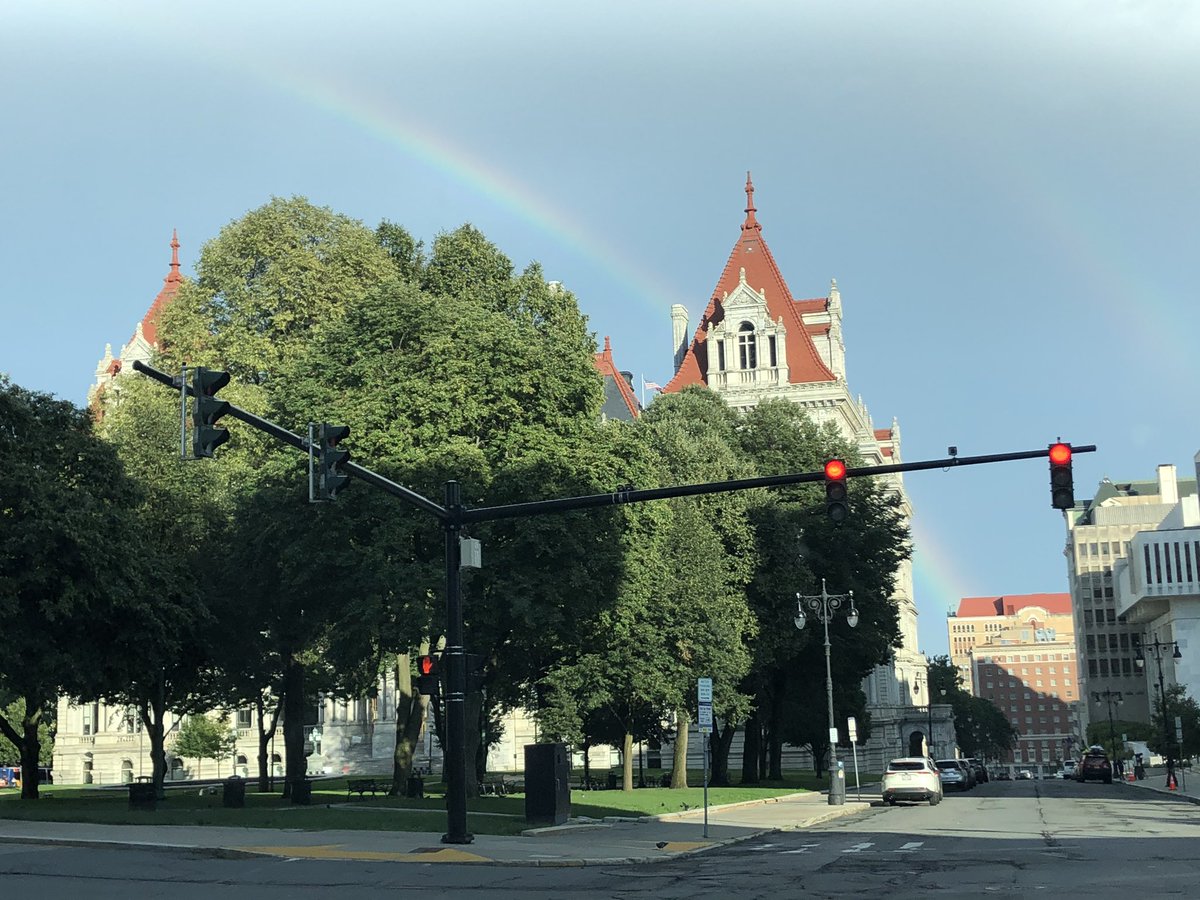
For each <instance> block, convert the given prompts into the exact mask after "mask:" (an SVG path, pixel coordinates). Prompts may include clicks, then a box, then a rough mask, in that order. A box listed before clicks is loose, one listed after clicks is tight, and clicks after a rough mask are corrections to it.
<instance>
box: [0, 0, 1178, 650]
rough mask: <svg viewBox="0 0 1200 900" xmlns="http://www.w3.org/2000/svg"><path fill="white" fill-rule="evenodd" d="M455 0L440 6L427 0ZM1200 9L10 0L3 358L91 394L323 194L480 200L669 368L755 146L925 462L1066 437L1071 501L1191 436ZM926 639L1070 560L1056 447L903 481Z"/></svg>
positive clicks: (1, 248)
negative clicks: (105, 368) (176, 304)
mask: <svg viewBox="0 0 1200 900" xmlns="http://www.w3.org/2000/svg"><path fill="white" fill-rule="evenodd" d="M434 6H436V9H434V8H430V7H434ZM1198 93H1200V6H1197V5H1196V4H1193V3H1189V2H1170V0H1161V2H1146V3H1138V2H1119V0H1107V2H1099V0H1096V2H1084V0H1060V2H1057V3H1054V4H1045V3H1033V2H1020V0H1017V2H1012V0H1010V2H1005V3H1003V4H999V3H986V4H985V3H976V4H958V3H948V2H942V3H929V2H919V0H916V2H907V3H903V4H899V3H894V2H882V0H881V2H872V0H863V2H857V3H852V4H848V3H844V2H828V3H824V2H767V0H758V2H753V0H751V2H742V3H739V4H724V5H717V4H704V3H702V4H697V3H695V2H687V3H674V2H659V3H646V2H639V3H629V2H621V0H606V2H604V3H580V4H564V3H560V2H540V0H526V2H522V3H520V4H494V3H483V2H479V3H474V2H471V3H466V2H444V3H441V4H397V3H371V2H355V0H350V2H342V3H340V4H337V5H336V6H331V5H329V4H319V5H318V4H303V3H301V4H296V3H281V2H258V3H245V2H242V3H236V4H235V3H226V2H208V3H204V4H164V3H159V2H143V3H134V2H111V3H104V4H97V3H91V2H77V3H67V2H53V0H51V2H41V3H37V4H16V3H7V4H3V5H0V96H2V97H3V110H4V115H3V140H2V141H0V197H3V210H4V213H5V214H4V216H3V217H2V218H0V304H2V307H0V308H2V310H3V322H4V328H3V331H4V335H5V339H4V341H3V344H2V345H0V348H2V349H0V370H4V371H7V372H9V373H10V374H11V375H12V377H13V378H14V379H15V380H16V381H17V382H19V383H20V384H22V385H25V386H27V387H30V388H35V389H40V390H46V391H50V392H53V393H56V394H59V395H61V396H63V397H67V398H69V399H72V400H74V401H76V402H83V400H84V398H85V396H86V391H87V386H88V384H89V383H91V381H92V380H93V372H94V368H95V365H96V361H97V359H98V358H99V357H100V355H101V354H102V353H103V350H104V345H105V343H106V342H111V343H112V344H113V345H114V351H116V350H117V349H119V347H120V345H121V344H122V343H123V342H124V341H126V340H127V339H128V338H129V336H130V334H131V332H132V329H133V325H134V323H135V322H136V321H137V320H138V319H139V318H140V317H141V316H142V315H143V313H144V312H145V310H146V308H147V307H148V305H149V303H150V301H151V300H152V299H153V297H154V295H155V294H156V293H157V291H158V289H159V287H160V286H161V279H162V278H163V276H164V275H165V274H166V272H167V263H168V261H169V255H170V250H169V247H168V242H169V241H170V237H171V229H172V228H178V230H179V238H180V241H181V243H182V245H183V246H182V250H181V259H182V261H183V264H184V266H183V267H184V270H185V272H188V271H190V267H191V265H192V264H193V263H194V261H195V259H196V256H197V254H198V251H199V248H200V246H201V245H202V244H203V243H204V242H205V241H207V240H209V239H210V238H212V237H214V236H215V235H216V234H217V232H218V231H219V230H220V229H221V227H222V226H224V225H225V224H226V223H228V222H230V221H232V220H234V219H236V218H238V217H240V216H241V215H242V214H243V213H245V212H246V211H247V210H249V209H252V208H254V207H257V206H259V205H261V204H262V203H264V202H266V201H267V200H268V199H269V198H270V197H271V196H273V195H274V196H291V195H294V194H299V195H303V196H306V197H308V198H309V199H310V200H312V201H313V202H316V203H319V204H322V205H327V206H329V207H331V208H333V209H335V210H337V211H339V212H342V213H345V214H347V215H351V216H354V217H356V218H359V219H361V220H363V221H364V222H365V223H367V224H369V225H372V226H373V225H375V224H376V223H378V221H379V220H380V219H382V218H388V219H391V220H392V221H396V222H400V223H402V224H404V225H405V226H407V227H408V228H409V229H410V230H411V231H412V232H413V233H414V234H415V235H417V236H418V237H420V238H422V239H424V240H425V241H426V242H428V241H429V240H431V239H432V238H433V237H434V236H435V235H436V234H437V233H438V232H439V231H443V230H448V229H452V228H454V227H456V226H458V225H460V224H462V223H463V222H471V223H473V224H475V225H476V226H478V227H479V228H480V229H482V230H483V232H484V233H485V234H487V235H488V236H489V237H490V238H491V239H492V240H493V241H495V242H496V243H497V244H498V245H499V246H500V247H501V248H502V249H503V250H504V251H505V252H506V253H507V254H508V255H509V256H510V257H511V258H512V259H513V260H514V262H516V263H517V265H518V266H522V265H524V264H525V263H526V262H528V261H530V260H538V261H540V262H541V263H542V264H543V266H544V267H545V270H546V273H547V276H548V277H549V278H552V279H555V280H560V281H562V282H564V283H565V284H566V285H567V286H568V287H570V288H571V289H572V290H574V291H575V292H576V294H577V295H578V296H579V298H580V302H581V304H582V306H583V308H584V310H585V312H586V313H587V314H588V315H589V316H590V319H591V322H592V325H593V327H594V329H595V331H596V333H597V335H598V338H599V340H601V341H602V340H603V336H604V335H611V337H612V341H613V347H614V351H615V354H616V357H617V360H618V362H619V364H621V365H622V367H624V368H627V369H631V370H633V371H634V372H635V373H638V375H644V376H645V377H646V378H647V379H649V380H652V381H656V382H659V383H665V382H666V381H667V379H668V378H669V377H670V374H671V371H670V365H671V346H670V341H671V326H670V320H669V315H668V311H669V307H670V305H671V304H672V303H676V302H679V303H683V304H684V305H686V306H687V307H688V309H689V311H690V313H691V316H692V323H693V324H694V323H695V321H696V318H697V317H698V316H699V314H700V312H701V311H702V309H703V307H704V305H705V301H706V299H707V297H708V296H709V293H710V292H711V290H712V288H713V285H714V284H715V282H716V279H717V276H718V275H719V274H720V272H721V269H722V267H723V265H724V263H725V260H726V258H727V256H728V253H729V251H730V248H731V247H732V245H733V242H734V240H735V238H736V237H737V234H738V226H739V224H740V223H741V220H742V217H743V213H742V209H743V207H744V205H745V204H744V200H745V196H744V194H743V193H742V186H743V182H744V179H745V173H746V170H748V169H749V170H752V171H753V173H754V181H755V185H756V187H757V194H756V205H757V207H758V217H759V220H760V221H761V222H762V223H763V226H764V236H765V238H766V240H767V241H768V243H769V244H770V246H771V248H772V251H773V252H774V254H775V257H776V260H777V261H778V263H779V265H780V267H781V268H782V270H783V273H784V276H785V278H786V279H787V281H788V284H789V286H790V287H791V289H792V293H793V294H794V295H795V296H797V297H816V296H823V295H825V293H826V292H827V290H828V285H829V280H830V278H837V280H838V284H839V287H840V289H841V291H842V298H843V303H844V308H845V320H844V325H845V336H846V345H847V348H846V357H847V367H848V376H849V382H850V386H851V388H852V389H853V390H854V391H855V392H857V393H859V394H861V395H862V396H863V398H864V400H865V401H866V403H867V405H868V407H869V409H870V411H871V414H872V416H873V417H874V419H875V422H876V424H877V425H879V426H886V425H888V424H889V423H890V422H891V420H892V418H893V417H896V418H898V420H899V422H900V426H901V429H902V434H903V453H904V457H905V459H907V460H910V461H912V460H919V459H929V458H938V457H941V456H943V455H944V454H945V450H946V447H947V446H948V445H951V444H953V445H956V446H957V447H958V448H959V451H960V453H962V454H964V455H974V454H981V453H993V452H1004V451H1009V450H1027V449H1034V448H1038V447H1044V446H1046V445H1047V444H1048V443H1049V442H1050V441H1052V440H1054V439H1056V438H1058V437H1060V436H1061V437H1062V438H1063V439H1065V440H1070V441H1073V442H1075V443H1077V444H1085V443H1094V444H1097V445H1098V446H1099V452H1097V453H1095V454H1090V455H1086V456H1085V455H1080V456H1079V457H1077V459H1076V463H1075V481H1076V489H1077V491H1076V492H1077V496H1086V495H1088V494H1090V493H1091V491H1092V490H1093V489H1094V486H1095V485H1096V483H1097V482H1098V481H1099V480H1100V479H1101V478H1102V477H1104V476H1110V477H1112V478H1113V479H1115V480H1120V479H1133V478H1150V477H1152V476H1153V472H1154V467H1155V466H1156V465H1157V464H1159V463H1164V462H1169V463H1176V464H1177V465H1179V466H1180V468H1181V470H1182V471H1181V474H1182V475H1185V476H1189V475H1191V474H1192V472H1193V463H1192V457H1193V454H1194V453H1195V452H1196V451H1197V449H1200V433H1198V429H1197V428H1196V422H1197V420H1198V417H1197V413H1198V411H1200V410H1198V409H1197V407H1198V400H1197V397H1198V394H1197V383H1198V381H1200V364H1198V363H1197V353H1196V351H1195V349H1194V347H1195V344H1196V338H1197V335H1198V334H1200V304H1198V303H1197V300H1198V297H1197V292H1198V290H1197V285H1200V252H1197V248H1198V247H1200V215H1198V214H1197V210H1198V209H1200V165H1198V164H1197V160H1198V159H1200V116H1197V115H1196V106H1195V98H1196V96H1197V95H1198ZM906 483H907V485H908V488H909V492H910V494H911V495H912V499H913V504H914V507H915V510H916V522H915V531H916V538H917V544H916V591H917V603H918V607H919V609H920V611H921V613H922V616H921V626H920V635H921V646H922V649H925V650H927V651H928V652H945V649H946V631H945V612H946V610H947V609H948V608H950V607H952V606H955V605H956V604H957V601H958V599H959V597H961V596H974V595H985V594H1000V593H1033V592H1041V591H1058V590H1066V589H1067V583H1066V562H1065V560H1064V558H1063V556H1062V547H1063V539H1064V528H1063V524H1062V521H1061V518H1060V517H1059V516H1058V515H1057V514H1056V513H1055V512H1054V511H1053V510H1051V509H1050V508H1049V489H1048V486H1047V470H1046V465H1045V463H1044V461H1041V460H1036V461H1029V462H1021V463H1008V464H1001V465H992V466H981V467H976V468H972V469H963V470H958V471H953V472H947V473H943V472H936V471H935V472H919V473H911V474H909V475H908V476H907V482H906Z"/></svg>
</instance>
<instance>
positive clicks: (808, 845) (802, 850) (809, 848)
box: [783, 844, 821, 853]
mask: <svg viewBox="0 0 1200 900" xmlns="http://www.w3.org/2000/svg"><path fill="white" fill-rule="evenodd" d="M820 846H821V845H820V844H805V845H804V846H802V847H801V848H800V849H799V850H784V851H783V852H784V853H807V852H808V851H809V850H811V849H812V848H813V847H820Z"/></svg>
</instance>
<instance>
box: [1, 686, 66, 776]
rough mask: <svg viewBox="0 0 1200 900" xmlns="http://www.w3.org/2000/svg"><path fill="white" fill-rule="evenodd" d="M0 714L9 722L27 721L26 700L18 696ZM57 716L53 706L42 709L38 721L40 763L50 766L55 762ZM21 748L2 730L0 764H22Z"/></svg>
mask: <svg viewBox="0 0 1200 900" xmlns="http://www.w3.org/2000/svg"><path fill="white" fill-rule="evenodd" d="M0 715H3V716H4V718H5V719H6V720H8V721H9V722H24V721H25V701H24V700H22V699H21V698H19V697H18V698H17V699H16V700H14V701H13V702H12V703H10V704H8V705H7V706H6V707H4V709H3V710H2V711H0ZM55 725H56V722H55V716H54V709H53V707H50V708H47V709H45V710H43V711H42V715H41V718H40V719H39V721H38V763H39V764H41V765H43V766H49V765H51V764H53V762H54V734H55ZM20 762H21V748H20V747H18V746H17V745H16V744H14V743H13V742H12V741H10V740H9V739H8V738H7V737H5V735H4V733H2V732H0V765H20Z"/></svg>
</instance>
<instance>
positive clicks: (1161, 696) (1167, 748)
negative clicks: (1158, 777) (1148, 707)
mask: <svg viewBox="0 0 1200 900" xmlns="http://www.w3.org/2000/svg"><path fill="white" fill-rule="evenodd" d="M1154 644H1155V646H1154V658H1155V659H1156V660H1158V701H1159V703H1160V704H1162V705H1161V709H1162V720H1163V754H1164V755H1165V756H1166V757H1167V781H1168V787H1169V786H1170V785H1169V782H1170V780H1171V778H1172V777H1173V776H1174V774H1175V758H1174V757H1175V754H1174V752H1173V751H1174V748H1173V747H1172V746H1171V732H1170V726H1169V725H1168V724H1167V690H1166V688H1165V687H1164V686H1163V662H1162V648H1161V647H1159V646H1158V640H1157V639H1155V641H1154Z"/></svg>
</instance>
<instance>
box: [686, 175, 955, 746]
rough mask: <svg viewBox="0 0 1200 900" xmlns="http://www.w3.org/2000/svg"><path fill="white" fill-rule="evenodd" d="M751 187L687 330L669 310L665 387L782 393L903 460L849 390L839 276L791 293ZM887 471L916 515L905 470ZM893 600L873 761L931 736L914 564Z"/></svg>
mask: <svg viewBox="0 0 1200 900" xmlns="http://www.w3.org/2000/svg"><path fill="white" fill-rule="evenodd" d="M745 191H746V209H745V219H744V220H743V222H742V226H741V229H740V233H739V235H738V237H737V240H736V241H735V243H734V246H733V249H732V251H731V252H730V254H729V258H728V260H727V261H726V263H725V267H724V269H723V270H722V272H721V275H720V277H719V278H718V279H717V284H716V287H715V288H714V290H713V292H712V295H711V296H710V298H709V300H708V303H707V305H706V306H705V309H704V312H703V314H702V315H701V316H700V321H699V323H698V325H697V327H696V329H695V331H693V332H692V333H691V335H690V336H689V333H688V311H687V309H686V308H685V307H684V306H682V305H679V304H676V305H675V306H673V307H672V308H671V331H672V351H673V356H674V367H675V374H674V377H673V378H672V379H671V381H670V382H669V383H668V384H667V386H666V387H665V388H664V390H665V391H666V392H668V393H669V392H672V391H678V390H682V389H683V388H685V387H689V386H692V385H703V386H705V387H707V388H708V389H709V390H712V391H715V392H716V393H718V394H719V395H720V396H721V397H722V398H724V399H725V401H726V402H727V403H728V404H729V405H730V406H731V407H733V408H735V409H738V410H742V411H746V410H749V409H750V408H752V407H754V406H756V405H757V404H758V403H761V402H762V401H764V400H767V399H771V398H782V399H785V400H788V401H790V402H792V403H796V404H798V405H799V406H801V407H802V408H803V409H804V410H805V412H807V413H808V414H809V415H810V416H811V417H812V418H813V419H814V420H815V421H816V422H818V423H825V422H833V423H834V424H836V425H837V428H838V430H839V431H840V432H841V434H842V435H843V436H844V437H845V438H846V439H847V440H849V441H850V442H851V443H852V444H853V445H854V446H855V447H856V448H857V449H858V452H859V453H860V454H861V455H862V457H863V459H864V460H865V461H866V463H867V464H868V465H883V464H887V463H899V462H901V461H902V460H901V457H900V425H899V423H898V422H897V421H896V420H895V419H893V420H892V422H891V424H890V425H889V426H888V427H886V428H876V427H875V426H874V424H873V423H872V420H871V416H870V413H869V411H868V409H867V406H866V404H865V403H864V402H863V401H862V398H861V397H856V396H855V395H854V394H853V393H852V392H851V390H850V386H849V382H848V379H847V367H846V345H845V334H844V331H843V328H842V318H843V305H842V297H841V293H840V291H839V290H838V286H837V282H836V281H832V282H831V283H830V287H829V293H828V295H827V296H825V297H819V298H816V299H806V300H797V299H795V298H793V296H792V293H791V291H790V290H789V288H788V286H787V283H786V281H785V280H784V277H783V274H782V272H781V270H780V268H779V266H778V264H777V263H776V261H775V257H774V255H773V254H772V253H771V250H770V248H769V247H768V246H767V243H766V240H765V238H764V237H763V228H762V224H761V223H760V222H759V221H758V210H757V209H756V207H755V205H754V184H753V182H752V181H751V179H750V175H749V173H747V176H746V187H745ZM880 477H881V480H882V481H883V482H884V484H885V485H886V486H887V488H888V489H889V490H891V491H893V492H894V493H895V494H896V495H897V496H898V497H899V498H900V500H901V503H902V509H903V511H904V514H905V516H906V517H911V515H912V507H911V505H910V503H909V500H908V495H907V493H906V492H905V489H904V481H903V478H902V476H901V475H900V474H898V473H892V474H887V475H883V476H880ZM830 587H831V590H836V588H835V587H834V586H832V585H831V586H830ZM891 600H892V602H893V603H894V604H895V606H896V609H897V612H898V613H899V626H900V635H901V644H900V646H899V647H898V648H897V649H896V651H895V654H894V657H893V660H892V662H891V663H890V664H889V665H884V666H879V667H877V668H876V669H875V671H874V672H873V673H872V674H871V675H870V676H868V678H867V679H866V682H865V683H864V685H863V691H864V692H865V694H866V695H867V702H868V705H869V708H870V711H871V721H872V738H871V743H870V744H869V745H868V746H867V747H866V748H865V749H866V752H867V754H868V760H869V764H870V765H873V766H877V765H880V764H882V763H886V761H887V760H888V759H889V758H891V757H894V756H896V755H898V754H902V753H906V752H907V748H908V747H909V746H910V743H911V740H912V736H913V735H914V734H917V735H919V736H923V737H925V739H926V740H927V739H928V735H926V734H925V732H927V731H929V730H930V729H929V724H930V710H929V708H928V704H929V702H930V698H929V696H928V687H927V685H928V663H927V661H926V659H925V657H924V656H923V655H922V654H921V653H920V652H919V651H918V649H917V608H916V604H915V602H914V598H913V580H912V566H911V563H910V562H907V561H906V562H904V563H903V564H902V565H901V567H900V570H899V571H898V572H897V577H896V590H895V593H894V595H893V596H892V598H891ZM933 712H934V716H933V718H934V726H935V728H937V729H938V730H941V731H944V732H947V734H946V736H947V739H949V735H950V734H951V733H952V731H953V726H952V725H951V724H950V722H949V711H948V708H945V707H939V706H938V704H934V710H933ZM947 729H948V730H947ZM947 743H952V742H950V741H949V740H948V741H947Z"/></svg>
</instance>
